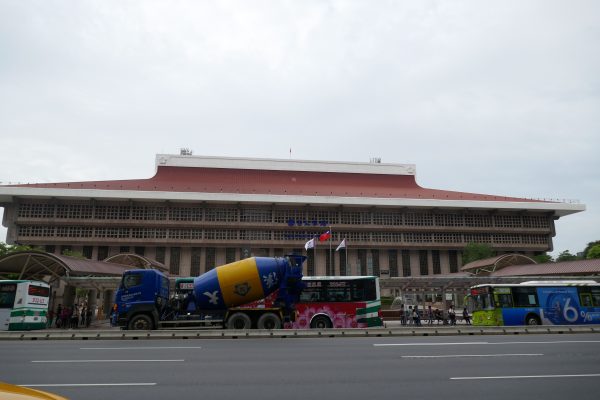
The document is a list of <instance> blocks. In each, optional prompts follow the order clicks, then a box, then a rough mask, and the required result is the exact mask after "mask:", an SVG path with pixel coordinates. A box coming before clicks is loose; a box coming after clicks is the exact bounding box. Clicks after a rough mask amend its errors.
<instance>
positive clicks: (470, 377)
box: [450, 374, 600, 380]
mask: <svg viewBox="0 0 600 400" xmlns="http://www.w3.org/2000/svg"><path fill="white" fill-rule="evenodd" d="M595 376H600V374H579V375H513V376H461V377H456V378H450V380H476V379H536V378H586V377H595Z"/></svg>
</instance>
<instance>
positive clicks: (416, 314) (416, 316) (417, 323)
mask: <svg viewBox="0 0 600 400" xmlns="http://www.w3.org/2000/svg"><path fill="white" fill-rule="evenodd" d="M413 321H414V324H415V326H420V325H421V318H420V316H419V310H418V309H417V306H415V307H414V308H413Z"/></svg>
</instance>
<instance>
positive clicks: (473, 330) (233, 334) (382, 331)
mask: <svg viewBox="0 0 600 400" xmlns="http://www.w3.org/2000/svg"><path fill="white" fill-rule="evenodd" d="M568 333H572V334H574V333H600V325H594V326H565V325H561V326H551V327H550V326H549V327H544V326H537V327H464V328H463V327H461V328H417V329H415V328H369V329H356V328H354V329H352V328H349V329H324V330H315V329H274V330H259V329H253V330H228V329H219V330H152V331H121V330H118V329H111V330H85V331H84V330H81V331H77V330H75V331H63V330H56V331H47V330H42V331H9V332H0V340H127V339H129V340H140V339H245V338H278V339H288V338H341V337H353V338H355V337H402V336H464V335H521V334H523V335H530V334H531V335H533V334H568Z"/></svg>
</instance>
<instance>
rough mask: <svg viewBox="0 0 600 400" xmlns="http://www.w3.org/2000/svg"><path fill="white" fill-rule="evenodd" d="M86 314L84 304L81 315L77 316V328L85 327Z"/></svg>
mask: <svg viewBox="0 0 600 400" xmlns="http://www.w3.org/2000/svg"><path fill="white" fill-rule="evenodd" d="M86 313H87V307H86V306H85V304H84V305H83V307H81V314H80V315H79V326H81V327H82V328H83V327H85V316H86Z"/></svg>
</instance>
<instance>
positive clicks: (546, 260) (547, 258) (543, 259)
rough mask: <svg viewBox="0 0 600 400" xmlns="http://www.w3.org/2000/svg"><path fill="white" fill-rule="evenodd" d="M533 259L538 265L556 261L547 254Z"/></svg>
mask: <svg viewBox="0 0 600 400" xmlns="http://www.w3.org/2000/svg"><path fill="white" fill-rule="evenodd" d="M532 258H533V259H534V260H535V262H536V263H538V264H545V263H550V262H553V261H554V259H553V258H552V256H551V255H550V254H547V253H544V254H538V255H537V256H533V257H532Z"/></svg>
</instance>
